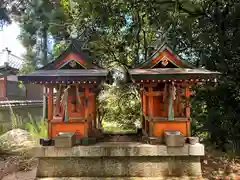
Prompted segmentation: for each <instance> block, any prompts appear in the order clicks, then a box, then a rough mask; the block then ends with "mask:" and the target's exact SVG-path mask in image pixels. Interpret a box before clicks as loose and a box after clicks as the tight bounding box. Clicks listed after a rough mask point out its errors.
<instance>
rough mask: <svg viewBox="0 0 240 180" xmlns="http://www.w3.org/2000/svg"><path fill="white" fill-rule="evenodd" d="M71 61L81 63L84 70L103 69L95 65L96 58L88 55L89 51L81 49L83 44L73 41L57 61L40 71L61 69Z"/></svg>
mask: <svg viewBox="0 0 240 180" xmlns="http://www.w3.org/2000/svg"><path fill="white" fill-rule="evenodd" d="M71 60H74V61H76V62H77V63H79V64H80V65H81V66H82V68H83V69H102V67H100V66H98V65H97V64H96V63H94V58H93V57H92V56H90V55H89V54H88V53H87V50H85V49H82V48H81V44H80V43H79V42H78V41H77V40H71V43H69V45H68V47H67V48H66V49H65V50H64V51H63V52H62V53H61V54H60V55H59V56H58V57H57V58H56V59H54V60H53V61H51V62H50V63H48V64H47V65H45V66H43V67H42V68H40V69H39V70H54V69H61V68H62V66H64V65H65V64H66V63H67V62H69V61H71Z"/></svg>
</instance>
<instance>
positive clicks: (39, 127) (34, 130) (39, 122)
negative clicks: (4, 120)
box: [0, 107, 48, 140]
mask: <svg viewBox="0 0 240 180" xmlns="http://www.w3.org/2000/svg"><path fill="white" fill-rule="evenodd" d="M9 109H10V113H11V129H18V128H20V129H24V130H26V131H28V132H29V133H30V135H31V137H32V138H33V140H38V139H39V138H47V129H48V128H47V121H46V120H44V119H43V118H39V119H33V117H32V115H31V114H28V118H25V119H24V118H23V117H21V116H19V115H17V114H16V113H15V112H14V111H13V109H12V107H9ZM8 130H9V129H8V128H7V127H4V126H0V134H3V133H5V132H6V131H8Z"/></svg>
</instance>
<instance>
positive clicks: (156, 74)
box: [129, 68, 220, 79]
mask: <svg viewBox="0 0 240 180" xmlns="http://www.w3.org/2000/svg"><path fill="white" fill-rule="evenodd" d="M129 73H130V75H131V76H132V77H133V79H181V78H183V79H185V78H205V77H216V76H217V75H220V73H219V72H213V71H208V70H206V69H185V68H156V69H131V70H129Z"/></svg>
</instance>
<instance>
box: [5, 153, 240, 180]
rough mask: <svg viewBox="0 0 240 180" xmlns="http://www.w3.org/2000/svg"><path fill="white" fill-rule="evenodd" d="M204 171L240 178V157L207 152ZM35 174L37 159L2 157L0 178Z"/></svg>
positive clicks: (210, 176)
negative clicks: (230, 157) (227, 156)
mask: <svg viewBox="0 0 240 180" xmlns="http://www.w3.org/2000/svg"><path fill="white" fill-rule="evenodd" d="M202 171H203V177H204V179H206V180H215V179H221V180H240V158H235V159H229V158H226V157H222V156H217V155H214V156H212V155H209V154H207V155H206V156H205V157H204V158H202ZM35 175H36V161H35V160H33V159H31V160H26V159H22V158H19V157H16V156H15V157H14V156H11V157H7V156H6V157H0V180H34V179H35Z"/></svg>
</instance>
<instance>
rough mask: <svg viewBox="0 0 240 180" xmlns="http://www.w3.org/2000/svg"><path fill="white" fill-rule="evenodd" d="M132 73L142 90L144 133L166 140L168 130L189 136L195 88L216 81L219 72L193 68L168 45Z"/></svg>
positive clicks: (163, 46) (164, 45)
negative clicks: (193, 87) (197, 85)
mask: <svg viewBox="0 0 240 180" xmlns="http://www.w3.org/2000/svg"><path fill="white" fill-rule="evenodd" d="M130 74H131V76H132V79H133V80H134V81H135V83H137V84H139V85H140V89H141V102H142V114H143V117H142V118H143V123H142V128H143V131H144V133H145V134H146V135H147V136H148V137H162V136H164V132H165V131H179V132H181V133H182V134H183V135H184V136H185V137H189V136H191V134H190V122H191V119H190V96H191V86H192V85H193V84H196V83H202V82H204V81H215V80H216V76H217V75H218V74H219V73H218V72H211V71H208V70H205V69H203V68H201V69H197V68H193V67H192V66H191V65H189V64H187V63H185V62H184V61H183V60H181V59H180V58H179V57H178V56H177V55H176V54H175V53H174V52H173V51H172V50H171V49H170V48H169V47H168V46H167V44H166V43H164V44H163V45H162V46H161V47H160V48H159V49H158V50H157V51H156V52H155V53H154V54H153V55H152V56H151V57H150V58H149V60H148V61H147V62H145V63H143V64H141V65H140V66H139V67H138V68H137V69H132V70H130Z"/></svg>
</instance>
